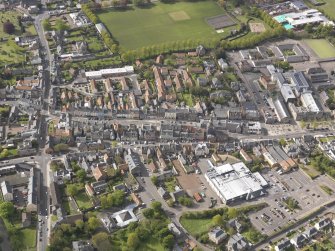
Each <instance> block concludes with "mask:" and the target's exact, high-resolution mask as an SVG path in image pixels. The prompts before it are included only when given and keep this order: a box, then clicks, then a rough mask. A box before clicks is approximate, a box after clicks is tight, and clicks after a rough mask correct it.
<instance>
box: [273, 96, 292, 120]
mask: <svg viewBox="0 0 335 251" xmlns="http://www.w3.org/2000/svg"><path fill="white" fill-rule="evenodd" d="M273 105H274V108H275V112H276V115H277V119H278V121H279V122H281V123H289V122H290V113H289V112H288V110H287V108H286V105H285V104H284V101H282V100H281V99H280V98H278V99H276V100H274V101H273Z"/></svg>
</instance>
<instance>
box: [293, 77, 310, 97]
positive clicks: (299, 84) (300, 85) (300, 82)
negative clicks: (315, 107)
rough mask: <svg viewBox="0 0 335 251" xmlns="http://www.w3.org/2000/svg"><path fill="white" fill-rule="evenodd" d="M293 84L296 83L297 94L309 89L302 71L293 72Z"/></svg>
mask: <svg viewBox="0 0 335 251" xmlns="http://www.w3.org/2000/svg"><path fill="white" fill-rule="evenodd" d="M291 84H292V85H294V88H295V90H296V94H297V95H299V94H300V93H302V92H305V91H307V90H308V89H309V84H308V82H307V79H306V77H305V74H304V73H303V72H302V71H298V72H294V73H292V75H291Z"/></svg>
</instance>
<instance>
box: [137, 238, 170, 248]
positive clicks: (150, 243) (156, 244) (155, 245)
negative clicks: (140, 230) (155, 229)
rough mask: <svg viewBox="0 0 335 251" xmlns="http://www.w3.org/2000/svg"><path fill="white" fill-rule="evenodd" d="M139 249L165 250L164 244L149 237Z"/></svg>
mask: <svg viewBox="0 0 335 251" xmlns="http://www.w3.org/2000/svg"><path fill="white" fill-rule="evenodd" d="M137 250H138V251H164V250H165V249H164V247H163V246H162V244H161V243H160V242H159V241H158V240H156V239H153V238H151V239H149V240H148V241H147V242H142V243H141V245H140V246H139V248H138V249H137Z"/></svg>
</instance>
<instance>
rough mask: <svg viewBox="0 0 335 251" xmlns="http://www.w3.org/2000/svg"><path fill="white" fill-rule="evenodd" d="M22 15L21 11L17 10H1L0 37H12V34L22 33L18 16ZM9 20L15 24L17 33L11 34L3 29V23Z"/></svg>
mask: <svg viewBox="0 0 335 251" xmlns="http://www.w3.org/2000/svg"><path fill="white" fill-rule="evenodd" d="M18 16H20V13H18V12H16V11H5V12H0V20H1V24H0V38H3V37H10V36H12V37H13V36H18V35H20V34H21V29H20V26H19V22H18V19H17V17H18ZM7 20H9V21H10V22H11V23H12V24H14V26H15V34H13V35H9V34H7V33H5V32H4V31H3V23H4V22H6V21H7Z"/></svg>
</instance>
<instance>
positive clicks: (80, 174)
mask: <svg viewBox="0 0 335 251" xmlns="http://www.w3.org/2000/svg"><path fill="white" fill-rule="evenodd" d="M76 176H77V178H78V179H79V180H80V181H81V182H83V181H84V180H85V179H86V171H85V170H84V169H80V170H78V171H77V172H76Z"/></svg>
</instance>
